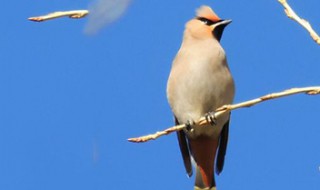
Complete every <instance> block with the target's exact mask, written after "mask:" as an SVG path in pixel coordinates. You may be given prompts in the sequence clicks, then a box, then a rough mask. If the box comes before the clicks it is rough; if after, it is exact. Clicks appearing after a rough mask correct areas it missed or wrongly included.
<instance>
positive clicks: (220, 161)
mask: <svg viewBox="0 0 320 190" xmlns="http://www.w3.org/2000/svg"><path fill="white" fill-rule="evenodd" d="M229 121H230V119H229V120H228V121H227V122H226V123H225V124H224V126H223V128H222V131H221V134H220V138H219V150H218V155H217V160H216V173H217V174H218V175H219V174H220V173H221V172H222V170H223V165H224V159H225V155H226V152H227V145H228V136H229Z"/></svg>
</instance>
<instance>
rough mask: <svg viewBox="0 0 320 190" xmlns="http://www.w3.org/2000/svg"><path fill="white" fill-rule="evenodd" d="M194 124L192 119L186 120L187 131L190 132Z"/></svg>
mask: <svg viewBox="0 0 320 190" xmlns="http://www.w3.org/2000/svg"><path fill="white" fill-rule="evenodd" d="M194 125H195V122H194V121H193V120H188V121H187V123H186V129H187V131H189V132H192V131H193V126H194Z"/></svg>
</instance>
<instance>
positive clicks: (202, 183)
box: [194, 166, 217, 190]
mask: <svg viewBox="0 0 320 190" xmlns="http://www.w3.org/2000/svg"><path fill="white" fill-rule="evenodd" d="M196 170H197V171H196V181H195V184H194V190H217V189H216V184H215V181H214V177H213V176H212V179H210V181H211V184H210V185H209V187H208V184H206V183H207V181H208V179H205V178H206V176H207V174H204V172H205V171H203V170H202V169H201V167H199V166H197V169H196ZM209 176H210V175H209Z"/></svg>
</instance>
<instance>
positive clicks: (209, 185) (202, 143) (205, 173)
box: [189, 138, 218, 190]
mask: <svg viewBox="0 0 320 190" xmlns="http://www.w3.org/2000/svg"><path fill="white" fill-rule="evenodd" d="M189 142H190V149H191V151H192V154H193V158H194V161H195V162H196V181H195V185H194V189H195V190H216V183H215V181H214V159H215V154H216V150H217V145H218V141H217V140H215V139H210V138H201V139H192V140H190V141H189Z"/></svg>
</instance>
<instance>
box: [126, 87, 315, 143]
mask: <svg viewBox="0 0 320 190" xmlns="http://www.w3.org/2000/svg"><path fill="white" fill-rule="evenodd" d="M299 93H305V94H307V95H317V94H320V86H313V87H304V88H292V89H288V90H285V91H282V92H276V93H271V94H267V95H265V96H261V97H259V98H256V99H253V100H249V101H245V102H241V103H238V104H232V105H224V106H221V107H219V108H218V109H216V111H215V114H214V115H215V117H216V118H218V117H220V116H221V115H222V114H225V113H227V112H230V111H231V110H235V109H239V108H244V107H251V106H253V105H256V104H258V103H261V102H264V101H267V100H271V99H276V98H281V97H284V96H289V95H293V94H299ZM206 124H208V123H207V120H206V118H205V117H201V118H200V119H199V120H198V121H197V122H196V123H195V125H196V127H201V126H203V125H206ZM184 128H186V125H185V124H182V125H177V126H173V127H170V128H167V129H165V130H163V131H159V132H156V133H154V134H150V135H146V136H142V137H136V138H129V139H128V141H130V142H135V143H141V142H147V141H149V140H155V139H157V138H159V137H161V136H163V135H168V134H170V133H172V132H175V131H180V130H182V129H184Z"/></svg>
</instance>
